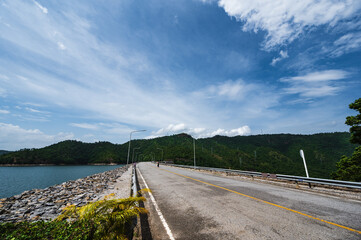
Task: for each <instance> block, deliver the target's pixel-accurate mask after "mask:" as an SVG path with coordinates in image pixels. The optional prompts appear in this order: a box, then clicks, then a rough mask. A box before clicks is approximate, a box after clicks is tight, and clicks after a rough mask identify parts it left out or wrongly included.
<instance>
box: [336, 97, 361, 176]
mask: <svg viewBox="0 0 361 240" xmlns="http://www.w3.org/2000/svg"><path fill="white" fill-rule="evenodd" d="M349 107H350V109H353V110H356V111H358V114H357V115H356V116H348V117H346V122H345V123H346V124H347V125H349V126H351V128H350V133H351V137H350V142H352V143H356V144H361V98H359V99H357V100H355V102H353V103H351V104H350V105H349ZM336 166H337V170H336V171H335V172H334V173H333V174H332V177H333V178H335V179H339V180H345V181H356V182H361V147H357V148H356V149H355V151H354V153H353V154H352V156H351V157H347V156H342V158H341V159H340V161H339V162H338V163H337V165H336Z"/></svg>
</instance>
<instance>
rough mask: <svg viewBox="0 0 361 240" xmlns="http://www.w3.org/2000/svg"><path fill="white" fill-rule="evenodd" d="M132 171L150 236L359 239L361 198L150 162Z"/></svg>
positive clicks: (177, 237) (175, 237) (208, 239)
mask: <svg viewBox="0 0 361 240" xmlns="http://www.w3.org/2000/svg"><path fill="white" fill-rule="evenodd" d="M137 169H138V179H139V182H140V186H141V188H146V186H148V187H149V188H150V190H151V193H145V194H144V195H145V197H146V198H147V201H146V207H147V209H148V210H149V211H150V212H149V218H148V220H149V225H150V229H151V234H152V237H153V239H172V238H174V239H192V240H196V239H207V240H210V239H361V202H360V201H355V200H347V199H343V198H338V197H333V196H327V195H321V194H315V193H310V192H305V191H302V190H297V189H290V188H285V187H280V186H274V185H270V184H265V183H258V182H252V181H251V180H249V181H240V180H235V179H231V178H227V177H222V176H216V175H213V174H208V173H202V172H199V171H195V170H188V169H181V168H175V167H169V166H163V165H161V166H160V167H159V168H157V167H156V165H155V164H152V163H140V164H138V165H137ZM150 195H152V196H153V199H151V197H150ZM162 219H163V221H162Z"/></svg>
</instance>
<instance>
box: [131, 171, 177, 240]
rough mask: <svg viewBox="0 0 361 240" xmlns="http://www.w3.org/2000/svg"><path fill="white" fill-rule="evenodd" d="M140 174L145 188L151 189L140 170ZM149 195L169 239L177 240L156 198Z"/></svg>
mask: <svg viewBox="0 0 361 240" xmlns="http://www.w3.org/2000/svg"><path fill="white" fill-rule="evenodd" d="M138 172H139V175H140V177H141V178H142V180H143V182H144V185H145V187H146V188H148V189H149V187H148V184H147V183H146V181H145V180H144V178H143V175H142V173H141V172H140V170H139V168H138ZM148 193H149V196H150V199H151V200H152V203H153V205H154V207H155V210H156V211H157V213H158V216H159V218H160V220H161V222H162V224H163V226H164V228H165V230H166V231H167V234H168V236H169V239H171V240H175V239H174V237H173V234H172V231H171V230H170V228H169V226H168V224H167V221H166V220H165V218H164V216H163V214H162V212H161V211H160V209H159V207H158V204H157V202H156V201H155V198H154V197H153V194H152V193H151V192H148Z"/></svg>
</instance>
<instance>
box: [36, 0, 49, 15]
mask: <svg viewBox="0 0 361 240" xmlns="http://www.w3.org/2000/svg"><path fill="white" fill-rule="evenodd" d="M34 3H35V4H36V6H38V7H39V8H40V10H41V11H42V12H43V13H45V14H47V13H48V9H47V8H46V7H43V6H42V5H40V3H38V2H37V1H34Z"/></svg>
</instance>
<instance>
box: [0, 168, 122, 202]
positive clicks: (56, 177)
mask: <svg viewBox="0 0 361 240" xmlns="http://www.w3.org/2000/svg"><path fill="white" fill-rule="evenodd" d="M121 166H123V165H100V166H99V165H96V166H93V165H84V166H32V167H0V198H5V197H11V196H13V195H17V194H19V193H22V192H24V191H26V190H31V189H35V188H38V189H42V188H46V187H49V186H52V185H55V184H61V183H63V182H66V181H69V180H76V179H78V178H84V177H86V176H90V175H93V174H96V173H101V172H105V171H108V170H112V169H115V168H118V167H121Z"/></svg>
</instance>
